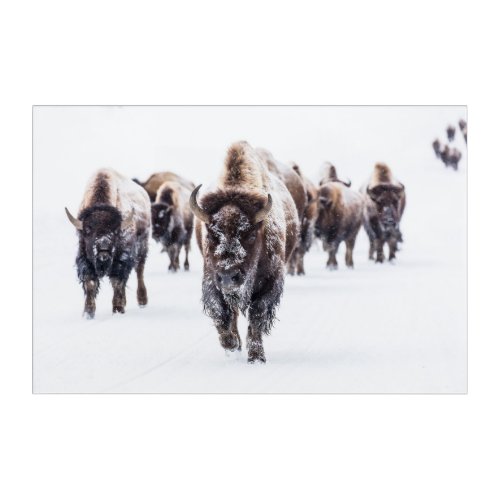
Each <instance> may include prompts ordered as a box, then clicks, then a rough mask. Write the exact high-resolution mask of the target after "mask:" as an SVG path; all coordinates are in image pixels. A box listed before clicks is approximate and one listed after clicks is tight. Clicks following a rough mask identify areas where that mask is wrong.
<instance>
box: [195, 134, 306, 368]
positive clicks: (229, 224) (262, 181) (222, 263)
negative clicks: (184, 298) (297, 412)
mask: <svg viewBox="0 0 500 500" xmlns="http://www.w3.org/2000/svg"><path fill="white" fill-rule="evenodd" d="M200 187H201V186H198V187H197V188H196V189H195V190H194V191H193V193H192V194H191V200H190V204H191V209H192V211H193V213H194V215H195V216H196V217H197V219H198V220H197V221H196V237H197V240H198V245H199V247H200V250H201V252H202V255H203V263H204V269H203V282H202V301H203V306H204V310H205V312H206V314H207V315H208V316H210V317H211V318H212V319H213V321H214V323H215V326H216V328H217V331H218V333H219V340H220V343H221V345H222V347H223V348H224V349H226V350H229V351H234V350H236V349H238V350H241V340H240V336H239V334H238V326H237V321H238V311H241V312H242V313H246V312H248V321H249V326H248V335H247V349H248V361H249V362H250V363H254V362H256V361H259V362H263V363H264V362H265V361H266V358H265V354H264V347H263V344H262V336H263V335H267V334H269V333H270V331H271V328H272V326H273V322H274V320H275V316H276V309H277V307H278V305H279V303H280V299H281V295H282V293H283V283H284V277H285V268H286V263H287V261H288V259H289V258H290V256H291V254H292V251H293V249H294V248H295V245H296V242H297V236H298V232H299V220H298V216H297V209H296V208H295V203H294V201H293V199H292V197H291V195H290V192H289V191H288V189H287V188H286V186H285V185H284V184H283V183H282V182H281V181H280V180H279V179H278V178H277V177H276V176H274V175H270V174H269V171H268V170H267V169H266V167H265V165H264V164H263V162H262V160H261V158H260V156H259V155H258V154H257V152H256V151H255V150H254V149H253V148H252V147H251V146H250V145H249V144H248V143H246V142H238V143H235V144H233V145H232V146H231V147H230V148H229V150H228V152H227V156H226V160H225V165H224V168H223V170H222V175H221V177H220V179H219V185H218V189H217V190H215V191H213V192H209V193H207V194H205V195H204V196H203V197H202V198H201V199H200V201H199V202H198V201H197V194H198V191H199V189H200Z"/></svg>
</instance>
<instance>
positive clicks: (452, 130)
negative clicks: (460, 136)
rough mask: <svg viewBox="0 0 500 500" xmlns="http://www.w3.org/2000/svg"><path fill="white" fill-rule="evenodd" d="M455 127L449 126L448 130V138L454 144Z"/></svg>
mask: <svg viewBox="0 0 500 500" xmlns="http://www.w3.org/2000/svg"><path fill="white" fill-rule="evenodd" d="M455 130H456V129H455V127H454V126H453V125H449V126H448V128H447V129H446V135H447V136H448V140H449V141H450V142H453V141H454V140H455Z"/></svg>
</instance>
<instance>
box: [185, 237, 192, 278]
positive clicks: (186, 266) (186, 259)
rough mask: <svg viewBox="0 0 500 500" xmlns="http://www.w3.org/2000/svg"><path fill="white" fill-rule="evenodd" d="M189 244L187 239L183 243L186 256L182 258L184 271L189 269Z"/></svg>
mask: <svg viewBox="0 0 500 500" xmlns="http://www.w3.org/2000/svg"><path fill="white" fill-rule="evenodd" d="M190 247H191V244H190V243H189V240H188V241H187V242H186V243H184V251H185V252H186V258H185V259H184V271H189V259H188V255H189V250H190Z"/></svg>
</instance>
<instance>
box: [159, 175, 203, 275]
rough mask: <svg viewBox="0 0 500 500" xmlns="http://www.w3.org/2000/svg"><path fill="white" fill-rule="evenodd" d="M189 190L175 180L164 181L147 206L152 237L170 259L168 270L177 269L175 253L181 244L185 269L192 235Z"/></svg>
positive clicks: (178, 251) (177, 263)
mask: <svg viewBox="0 0 500 500" xmlns="http://www.w3.org/2000/svg"><path fill="white" fill-rule="evenodd" d="M191 191H192V190H189V189H187V188H186V187H184V185H183V184H180V183H179V182H176V181H167V182H164V183H163V184H162V185H161V186H160V188H159V189H158V193H157V195H156V200H155V202H154V203H153V204H152V205H151V223H152V227H153V239H154V240H155V241H156V242H158V243H161V244H162V246H163V251H165V252H167V253H168V256H169V258H170V265H169V266H168V269H169V270H170V271H178V270H179V268H180V265H179V255H180V252H181V248H182V247H183V246H184V251H185V253H186V258H185V260H184V269H185V270H186V271H187V270H189V259H188V254H189V250H190V245H191V235H192V234H193V213H192V212H191V209H190V208H189V197H190V195H191Z"/></svg>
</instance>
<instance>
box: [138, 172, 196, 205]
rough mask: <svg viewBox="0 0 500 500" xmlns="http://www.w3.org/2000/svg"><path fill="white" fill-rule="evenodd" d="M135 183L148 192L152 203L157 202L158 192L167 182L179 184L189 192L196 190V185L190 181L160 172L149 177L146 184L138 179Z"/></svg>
mask: <svg viewBox="0 0 500 500" xmlns="http://www.w3.org/2000/svg"><path fill="white" fill-rule="evenodd" d="M133 181H134V182H136V183H137V184H139V185H140V186H142V187H143V188H144V189H145V190H146V192H147V193H148V195H149V199H150V200H151V203H153V202H154V201H155V200H156V195H157V193H158V190H159V189H160V186H161V185H162V184H163V183H164V182H167V181H174V182H178V183H179V184H181V185H182V186H184V187H185V188H186V189H188V190H189V191H192V190H193V189H194V184H193V183H192V182H191V181H188V180H186V179H184V178H183V177H181V176H180V175H177V174H174V173H173V172H158V173H156V174H153V175H151V176H149V179H148V180H147V181H146V182H141V181H139V180H138V179H133Z"/></svg>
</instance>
